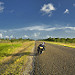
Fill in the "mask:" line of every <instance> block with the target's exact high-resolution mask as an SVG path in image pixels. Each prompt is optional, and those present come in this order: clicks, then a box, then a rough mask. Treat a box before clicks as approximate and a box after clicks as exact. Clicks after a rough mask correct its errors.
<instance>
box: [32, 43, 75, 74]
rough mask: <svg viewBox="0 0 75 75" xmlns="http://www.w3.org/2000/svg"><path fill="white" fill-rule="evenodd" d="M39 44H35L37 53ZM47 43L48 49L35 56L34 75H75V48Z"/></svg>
mask: <svg viewBox="0 0 75 75" xmlns="http://www.w3.org/2000/svg"><path fill="white" fill-rule="evenodd" d="M39 44H40V43H39V42H36V44H35V46H36V48H35V54H36V53H37V46H38V45H39ZM45 45H46V50H45V51H44V52H43V53H42V54H40V55H36V56H35V60H34V70H33V74H32V75H75V49H74V48H69V47H64V46H59V45H52V44H48V43H46V44H45Z"/></svg>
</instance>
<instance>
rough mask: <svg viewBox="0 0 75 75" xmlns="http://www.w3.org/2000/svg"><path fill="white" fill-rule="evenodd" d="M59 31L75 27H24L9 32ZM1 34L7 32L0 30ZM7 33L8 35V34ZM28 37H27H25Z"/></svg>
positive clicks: (74, 28)
mask: <svg viewBox="0 0 75 75" xmlns="http://www.w3.org/2000/svg"><path fill="white" fill-rule="evenodd" d="M59 29H71V30H75V27H69V26H66V27H50V26H49V25H48V26H47V25H40V26H30V27H24V28H19V29H9V30H8V32H18V31H54V30H59ZM0 31H1V32H2V31H3V32H4V31H6V30H0ZM8 32H7V33H8ZM25 37H26V36H25Z"/></svg>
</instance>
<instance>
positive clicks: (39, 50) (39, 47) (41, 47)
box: [37, 46, 45, 54]
mask: <svg viewBox="0 0 75 75" xmlns="http://www.w3.org/2000/svg"><path fill="white" fill-rule="evenodd" d="M44 50H45V48H44V47H43V46H38V49H37V51H38V54H42V51H44Z"/></svg>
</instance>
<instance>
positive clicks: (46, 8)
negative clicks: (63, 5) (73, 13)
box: [40, 3, 56, 16]
mask: <svg viewBox="0 0 75 75" xmlns="http://www.w3.org/2000/svg"><path fill="white" fill-rule="evenodd" d="M54 10H56V9H55V7H54V6H53V4H51V3H49V4H44V5H43V7H42V8H41V9H40V11H42V12H43V13H44V14H48V15H49V16H51V15H52V11H54Z"/></svg>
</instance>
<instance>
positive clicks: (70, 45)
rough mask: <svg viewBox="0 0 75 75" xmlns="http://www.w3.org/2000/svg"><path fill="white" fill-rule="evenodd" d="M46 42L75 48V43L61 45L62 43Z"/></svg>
mask: <svg viewBox="0 0 75 75" xmlns="http://www.w3.org/2000/svg"><path fill="white" fill-rule="evenodd" d="M45 42H46V43H51V44H57V45H62V46H67V47H71V48H75V43H61V42H50V41H45Z"/></svg>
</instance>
